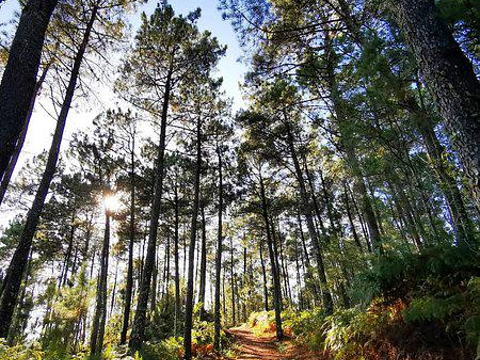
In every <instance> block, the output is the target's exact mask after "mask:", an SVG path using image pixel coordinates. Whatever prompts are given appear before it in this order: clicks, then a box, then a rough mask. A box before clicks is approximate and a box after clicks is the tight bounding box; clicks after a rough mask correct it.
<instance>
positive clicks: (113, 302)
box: [109, 261, 118, 317]
mask: <svg viewBox="0 0 480 360" xmlns="http://www.w3.org/2000/svg"><path fill="white" fill-rule="evenodd" d="M117 280H118V261H117V262H116V264H115V277H114V278H113V288H112V299H111V300H110V315H109V316H110V317H112V314H113V308H114V307H115V298H116V296H115V294H116V293H117Z"/></svg>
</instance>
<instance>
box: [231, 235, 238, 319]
mask: <svg viewBox="0 0 480 360" xmlns="http://www.w3.org/2000/svg"><path fill="white" fill-rule="evenodd" d="M234 264H235V259H234V257H233V238H232V237H230V288H231V291H232V325H233V326H235V325H236V324H237V314H236V306H235V305H236V300H235V269H234Z"/></svg>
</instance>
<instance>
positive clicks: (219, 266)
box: [213, 144, 223, 351]
mask: <svg viewBox="0 0 480 360" xmlns="http://www.w3.org/2000/svg"><path fill="white" fill-rule="evenodd" d="M217 156H218V230H217V231H218V235H217V256H216V259H215V310H214V322H215V334H214V340H213V345H214V348H215V350H217V351H219V350H220V330H221V318H220V283H221V272H222V250H223V163H222V150H221V149H220V146H219V145H218V144H217Z"/></svg>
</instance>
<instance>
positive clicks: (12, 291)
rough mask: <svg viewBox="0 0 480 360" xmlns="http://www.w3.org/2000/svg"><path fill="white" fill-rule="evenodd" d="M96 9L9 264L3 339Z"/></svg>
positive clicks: (0, 316)
mask: <svg viewBox="0 0 480 360" xmlns="http://www.w3.org/2000/svg"><path fill="white" fill-rule="evenodd" d="M97 10H98V9H97V7H94V8H93V9H92V14H91V16H90V20H89V22H88V24H87V27H86V28H85V33H84V35H83V39H82V43H81V45H80V48H79V49H78V52H77V54H76V55H75V60H74V63H73V68H72V72H71V74H70V79H69V82H68V87H67V90H66V92H65V99H64V101H63V104H62V108H61V110H60V114H59V117H58V119H57V125H56V128H55V132H54V135H53V139H52V144H51V146H50V150H49V152H48V158H47V164H46V167H45V172H44V173H43V176H42V179H41V181H40V185H39V187H38V190H37V193H36V195H35V199H34V200H33V203H32V206H31V208H30V210H29V211H28V214H27V221H26V223H25V227H24V228H23V231H22V235H21V237H20V241H19V244H18V246H17V248H16V250H15V253H14V255H13V258H12V261H11V262H10V266H9V268H8V271H7V278H6V280H5V282H4V286H3V293H2V299H1V302H0V337H6V336H7V333H8V329H9V327H10V323H11V321H12V315H13V311H14V309H15V306H16V302H17V298H18V291H19V288H20V283H21V281H22V274H23V272H24V270H25V264H26V262H27V258H28V253H29V252H30V248H31V246H32V241H33V237H34V235H35V231H36V229H37V225H38V221H39V219H40V215H41V213H42V210H43V206H44V204H45V199H46V197H47V194H48V189H49V187H50V183H51V181H52V178H53V175H54V174H55V170H56V166H57V161H58V157H59V153H60V146H61V143H62V137H63V132H64V129H65V124H66V121H67V116H68V112H69V110H70V106H71V104H72V101H73V94H74V92H75V88H76V85H77V79H78V75H79V72H80V67H81V64H82V60H83V56H84V54H85V51H86V49H87V45H88V41H89V39H90V34H91V31H92V28H93V24H94V22H95V19H96V17H97ZM19 71H20V70H19ZM24 119H25V116H24V117H23V120H24ZM22 124H23V123H22Z"/></svg>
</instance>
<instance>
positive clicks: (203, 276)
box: [198, 199, 207, 321]
mask: <svg viewBox="0 0 480 360" xmlns="http://www.w3.org/2000/svg"><path fill="white" fill-rule="evenodd" d="M200 213H201V217H202V244H201V257H200V286H199V291H198V302H199V303H200V304H201V305H200V306H201V308H200V321H205V320H206V316H207V314H206V311H205V292H206V289H207V232H206V224H205V204H204V203H203V199H202V206H201V209H200Z"/></svg>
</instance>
